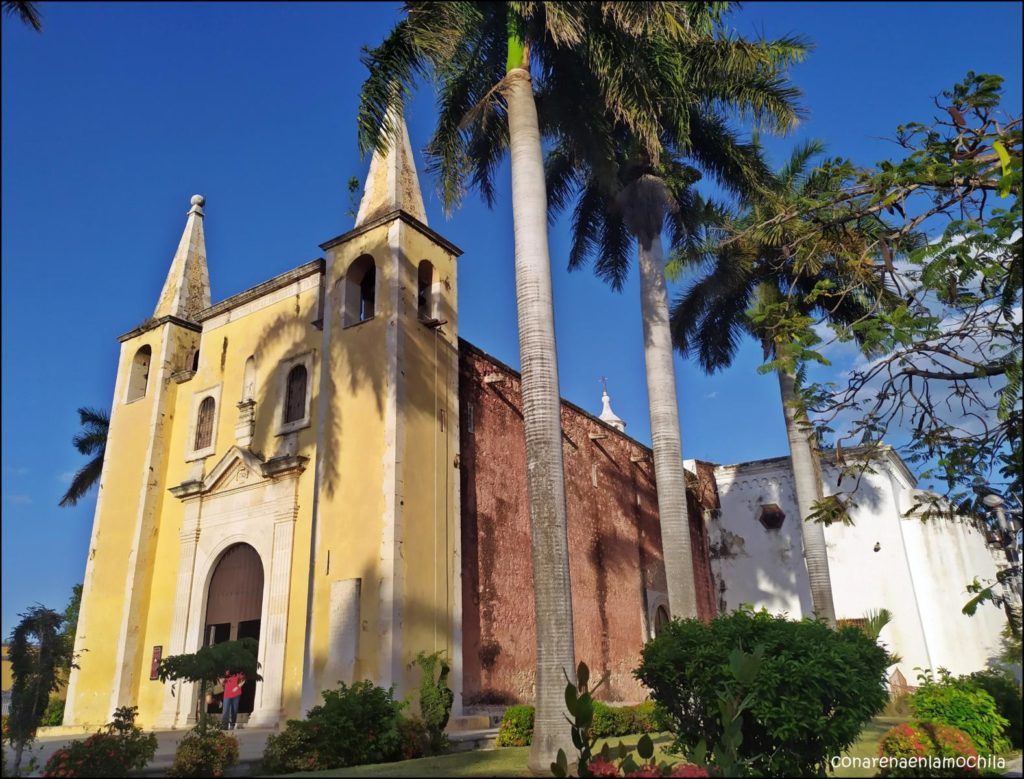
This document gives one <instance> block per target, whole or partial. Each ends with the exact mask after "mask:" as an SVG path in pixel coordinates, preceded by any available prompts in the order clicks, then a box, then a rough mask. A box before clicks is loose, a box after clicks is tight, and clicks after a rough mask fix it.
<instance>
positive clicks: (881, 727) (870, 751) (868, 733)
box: [829, 717, 909, 777]
mask: <svg viewBox="0 0 1024 779" xmlns="http://www.w3.org/2000/svg"><path fill="white" fill-rule="evenodd" d="M908 719H909V717H875V718H874V719H873V720H871V722H869V723H868V724H867V725H865V726H864V730H862V731H861V732H860V738H858V739H857V740H856V741H855V742H854V744H853V746H852V747H850V748H849V749H848V750H847V751H846V754H847V755H849V756H850V757H878V742H879V741H881V740H882V736H884V735H885V732H886V731H887V730H889V728H894V727H896V726H897V725H899V724H901V723H903V722H906V721H907V720H908ZM829 773H830V775H831V776H838V777H844V776H874V775H875V774H876V773H878V771H877V770H874V769H863V768H852V767H851V768H842V767H840V768H837V769H836V770H835V771H830V772H829Z"/></svg>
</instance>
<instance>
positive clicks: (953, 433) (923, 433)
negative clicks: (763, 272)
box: [732, 72, 1024, 631]
mask: <svg viewBox="0 0 1024 779" xmlns="http://www.w3.org/2000/svg"><path fill="white" fill-rule="evenodd" d="M1002 89H1003V79H1002V77H1000V76H997V75H991V74H976V73H973V72H969V73H968V74H967V75H966V77H965V79H964V80H963V81H962V82H960V83H959V84H957V85H955V86H954V87H953V88H952V89H950V90H947V91H945V92H943V93H942V94H941V95H940V96H939V97H938V98H937V99H936V106H937V108H938V110H939V112H938V115H936V116H934V117H933V118H932V120H931V121H930V122H928V123H926V124H925V123H920V122H911V123H908V124H905V125H901V126H899V127H897V128H896V137H895V141H896V144H897V145H898V146H899V147H900V149H901V154H900V155H898V156H896V157H895V158H894V159H891V160H882V161H880V162H879V163H878V164H877V165H876V166H875V167H874V168H870V169H861V168H857V167H856V166H855V165H854V164H853V163H851V162H849V161H846V160H835V161H832V162H830V163H829V164H827V165H825V166H823V170H822V171H821V175H823V176H828V177H830V178H831V179H832V180H833V181H834V185H833V186H832V187H830V188H828V189H823V190H821V191H817V192H810V193H806V196H801V197H799V198H795V199H793V200H792V202H790V203H788V204H787V205H786V207H784V208H782V209H778V210H777V211H775V212H773V213H770V214H765V215H764V218H763V219H760V220H752V222H751V223H750V224H749V225H748V226H747V227H746V229H745V231H744V232H743V233H742V234H741V235H738V236H734V237H733V238H732V240H733V241H737V242H739V241H743V240H747V239H750V238H756V237H758V236H766V237H774V239H775V242H776V244H777V248H778V251H779V252H782V253H789V254H791V255H795V254H799V253H800V252H806V251H808V250H809V248H810V247H813V246H814V245H815V244H816V243H817V242H819V241H821V240H827V238H828V236H830V235H835V234H837V233H842V232H843V231H844V230H848V229H849V228H850V227H851V226H853V225H856V224H858V223H860V222H863V220H866V219H871V218H872V217H876V216H877V215H879V214H888V219H889V220H890V221H891V226H890V227H888V228H886V229H883V230H879V231H877V232H876V233H875V234H874V235H873V236H870V239H869V242H868V243H867V244H866V245H865V246H864V255H865V258H872V257H873V258H875V261H874V262H871V261H866V262H865V265H864V271H865V273H869V274H870V273H873V274H874V275H876V276H877V277H878V278H880V279H884V281H885V284H886V286H887V288H888V289H889V290H890V291H891V292H892V293H893V296H894V299H893V300H892V301H890V302H889V303H887V304H884V305H879V306H876V307H873V308H872V310H871V312H870V315H869V316H866V317H862V318H858V319H856V320H854V321H852V322H844V321H841V320H833V321H832V322H831V323H830V324H831V327H832V329H833V331H834V336H833V338H832V340H840V341H844V340H850V339H856V341H857V342H858V343H859V345H860V346H861V349H862V350H863V352H864V353H865V354H866V355H867V357H868V359H867V360H865V361H863V362H862V363H859V364H858V365H856V366H854V368H853V369H852V370H850V371H849V372H847V373H846V374H845V376H844V379H843V381H841V382H831V383H828V382H826V383H818V384H811V385H808V386H806V387H802V388H801V390H800V394H801V396H802V401H803V403H804V404H805V405H806V406H807V408H808V410H809V411H810V412H811V419H812V420H813V421H814V422H815V424H816V425H817V426H818V428H819V430H820V431H822V432H824V433H829V432H836V435H837V438H836V443H837V445H841V444H842V443H843V442H848V441H858V440H859V441H860V442H861V443H862V444H865V445H867V446H868V448H869V451H868V452H867V453H866V455H865V456H864V457H862V458H859V462H858V463H849V464H848V466H849V467H848V468H847V471H848V472H849V471H863V469H864V468H866V467H868V465H869V464H870V462H871V460H872V457H871V452H870V448H872V447H877V446H880V445H881V441H882V439H883V438H885V437H887V436H893V435H900V436H904V437H905V438H906V439H908V443H907V444H906V446H905V447H904V453H905V456H906V459H907V460H908V462H909V463H911V464H912V465H916V466H918V467H919V468H920V469H921V470H920V476H921V477H922V478H925V479H929V478H939V479H941V480H942V481H943V482H945V493H946V494H945V495H941V496H940V495H935V494H932V493H918V496H919V499H920V504H919V505H917V506H914V507H912V509H911V511H920V512H921V515H922V517H923V518H925V519H927V518H928V517H930V516H936V515H940V516H955V515H965V514H972V513H973V514H975V515H976V516H978V517H979V518H982V519H986V520H987V519H988V517H987V516H986V514H987V511H985V510H984V509H983V508H982V505H981V503H980V498H981V497H982V496H983V495H984V494H985V493H986V492H990V491H1001V492H1002V493H1003V497H1004V498H1005V501H1006V504H1007V505H1006V507H1005V508H1006V510H1007V511H1010V510H1016V511H1017V512H1019V511H1020V508H1021V496H1022V486H1024V485H1022V473H1024V465H1022V460H1024V458H1022V446H1021V429H1022V422H1024V420H1022V394H1021V387H1022V382H1021V375H1022V367H1021V354H1022V346H1024V344H1022V341H1024V338H1022V325H1021V314H1020V310H1021V287H1022V270H1021V263H1022V259H1021V251H1022V244H1021V240H1022V239H1021V141H1022V119H1021V116H1020V115H1019V114H1017V115H1009V114H1007V113H1006V112H1005V110H1003V109H1002V108H1001V105H1000V104H1001V101H1002ZM795 227H799V228H800V229H794V228H795ZM917 231H922V232H926V233H927V234H929V235H930V236H931V238H930V240H929V241H928V242H927V243H920V244H919V245H916V246H913V247H912V248H911V249H910V251H909V252H908V254H907V256H906V258H905V260H899V259H897V255H898V251H897V249H898V244H899V242H901V241H903V240H905V239H906V238H907V237H908V236H910V235H912V234H914V233H915V232H917ZM837 291H838V292H839V293H840V294H841V293H842V287H841V285H839V286H837ZM776 313H778V312H776ZM791 314H792V307H791V310H790V312H789V313H786V312H783V313H782V315H779V316H776V320H777V322H779V323H782V324H783V327H781V328H780V329H781V330H784V331H785V333H786V338H787V339H789V340H790V341H792V342H798V343H803V344H805V345H807V347H808V348H805V349H804V352H803V353H802V354H795V355H792V356H793V359H794V362H795V364H797V365H802V364H804V363H807V362H809V361H814V360H817V361H821V360H822V357H821V355H820V353H819V351H818V350H817V349H818V348H820V347H817V345H816V342H817V341H818V339H817V337H816V335H815V334H814V333H813V331H812V330H811V325H812V324H813V321H810V320H808V321H806V322H803V323H800V322H798V321H797V319H796V318H795V317H794V316H792V315H791ZM832 425H840V426H841V429H839V430H838V431H833V430H832ZM979 482H980V483H981V484H982V485H984V486H985V488H986V489H984V490H981V491H980V492H981V494H980V495H979V492H978V491H976V490H975V489H974V488H975V486H976V485H977V484H978V483H979ZM1020 580H1021V566H1020V562H1019V557H1014V558H1013V560H1012V562H1011V565H1010V566H1009V567H1008V568H1006V569H1004V570H1002V571H1001V572H1000V574H999V577H998V580H997V581H996V582H994V583H993V582H975V583H973V584H972V585H970V588H971V592H972V593H973V594H974V595H975V597H974V598H972V600H971V601H970V602H968V604H967V605H966V606H965V607H964V610H965V611H966V612H967V613H973V611H974V609H976V608H977V606H978V604H979V603H980V602H982V601H985V600H993V601H996V602H999V603H1002V604H1003V605H1005V606H1008V607H1009V606H1010V604H1011V603H1012V601H1013V598H1008V597H1007V594H1008V591H1010V590H1012V589H1016V590H1017V591H1018V593H1019V590H1020ZM1011 622H1012V624H1013V625H1014V629H1015V630H1018V631H1019V629H1020V627H1019V625H1020V617H1019V615H1018V614H1013V615H1011Z"/></svg>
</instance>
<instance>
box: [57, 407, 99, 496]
mask: <svg viewBox="0 0 1024 779" xmlns="http://www.w3.org/2000/svg"><path fill="white" fill-rule="evenodd" d="M78 419H79V421H80V423H81V425H82V430H81V431H79V432H78V433H75V437H74V438H72V439H71V443H73V444H74V445H75V449H77V450H78V451H79V452H81V453H82V454H84V455H85V456H86V457H90V456H91V457H92V459H91V460H89V462H87V463H86V464H85V465H83V466H82V467H81V468H80V469H79V470H78V472H77V473H76V474H75V475H74V478H72V479H71V486H70V487H68V491H67V492H65V493H64V497H63V498H61V499H60V506H61V507H62V508H64V507H67V506H75V505H77V504H78V501H80V500H81V499H82V498H83V497H84V496H85V493H87V492H88V491H89V490H91V489H92V487H93V485H94V484H96V483H97V482H99V480H100V474H101V473H102V472H103V455H104V454H106V451H107V432H108V430H109V428H110V415H109V414H107V412H105V411H99V410H98V409H94V408H84V407H83V408H80V409H78Z"/></svg>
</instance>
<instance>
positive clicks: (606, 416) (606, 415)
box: [598, 376, 626, 432]
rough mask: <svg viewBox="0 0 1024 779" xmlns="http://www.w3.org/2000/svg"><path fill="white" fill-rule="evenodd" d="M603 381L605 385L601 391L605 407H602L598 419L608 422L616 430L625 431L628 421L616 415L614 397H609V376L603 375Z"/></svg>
mask: <svg viewBox="0 0 1024 779" xmlns="http://www.w3.org/2000/svg"><path fill="white" fill-rule="evenodd" d="M601 383H602V384H603V385H604V391H603V392H602V393H601V403H602V404H603V408H602V409H601V416H600V417H598V419H600V420H601V421H602V422H607V423H608V424H609V425H611V426H612V427H614V428H615V429H616V430H620V431H623V432H625V430H626V423H625V422H623V421H622V420H621V419H619V418H618V417H617V416H616V415H615V412H614V411H612V399H611V398H610V397H608V378H607V377H605V376H602V377H601Z"/></svg>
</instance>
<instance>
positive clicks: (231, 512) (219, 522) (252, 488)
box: [156, 446, 307, 728]
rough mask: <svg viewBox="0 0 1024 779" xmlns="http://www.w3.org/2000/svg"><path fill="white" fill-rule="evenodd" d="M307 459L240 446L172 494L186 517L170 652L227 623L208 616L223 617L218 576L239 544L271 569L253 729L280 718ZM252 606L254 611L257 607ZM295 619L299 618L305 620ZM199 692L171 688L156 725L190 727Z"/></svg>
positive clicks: (203, 639) (187, 648) (265, 587)
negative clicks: (264, 455)
mask: <svg viewBox="0 0 1024 779" xmlns="http://www.w3.org/2000/svg"><path fill="white" fill-rule="evenodd" d="M306 460H307V458H305V457H298V456H286V457H276V458H274V459H271V460H268V461H266V462H264V461H262V460H260V459H259V458H258V457H256V456H255V455H253V454H252V453H251V452H249V451H246V450H244V449H240V448H238V447H237V446H236V447H232V448H231V449H230V450H229V451H228V453H227V454H226V455H225V456H224V458H223V459H222V460H221V461H220V462H219V463H218V464H217V466H216V467H214V468H213V470H212V471H210V472H209V474H208V475H207V476H206V477H205V478H203V479H202V480H196V481H187V482H183V483H182V484H179V485H178V486H177V487H172V488H171V490H170V491H171V494H172V495H174V496H175V497H176V498H179V499H180V500H181V501H182V502H183V503H184V507H185V517H184V521H183V522H182V528H181V546H180V555H179V561H178V586H177V594H176V598H175V605H174V618H173V621H172V625H171V637H170V641H169V642H168V644H169V646H168V651H167V655H175V654H183V653H186V652H194V651H196V650H197V649H199V648H200V647H201V646H203V645H204V644H205V643H208V641H209V631H208V629H207V626H208V624H212V625H216V624H223V623H216V622H209V615H210V614H213V615H217V614H218V613H219V612H218V609H220V608H222V606H221V605H219V598H220V595H219V594H218V593H219V587H217V586H214V578H215V575H216V573H217V570H218V565H219V563H220V562H221V561H222V559H223V560H226V559H229V558H228V557H227V554H229V553H230V552H231V549H232V548H233V547H236V545H238V544H244V545H246V546H247V547H248V548H249V549H251V550H252V551H251V553H249V554H255V555H256V558H258V562H259V564H260V571H261V578H262V573H263V572H269V580H268V581H266V582H261V584H260V596H259V600H260V605H259V615H258V619H259V626H260V627H259V663H260V674H261V675H262V677H263V680H262V681H261V682H257V683H256V685H255V689H254V692H253V710H252V715H251V717H250V719H249V724H250V725H252V726H257V727H268V726H269V727H272V726H273V725H275V724H277V722H278V721H279V720H280V719H281V715H282V711H281V706H282V683H283V676H284V643H285V636H286V634H287V627H288V619H289V614H288V595H289V589H290V586H291V567H292V566H291V561H292V545H293V539H294V535H295V518H296V506H297V494H296V493H297V489H298V477H299V474H300V473H302V471H303V469H304V468H305V465H306ZM246 597H249V598H251V597H252V596H246ZM246 608H247V609H250V610H252V611H253V612H255V606H254V603H249V604H248V605H247V607H246ZM211 610H212V611H211ZM246 613H247V614H248V611H247V612H246ZM296 618H300V619H301V615H300V616H298V617H296ZM245 623H250V627H251V620H248V619H239V620H238V622H237V623H231V622H230V621H228V624H229V628H228V635H229V637H231V638H234V637H237V634H238V630H239V629H240V628H242V626H243V625H244V624H245ZM231 625H233V626H231ZM214 630H215V631H216V628H215V629H214ZM232 631H234V634H233V635H232ZM221 632H222V633H223V628H221ZM214 638H215V639H216V633H215V634H214ZM196 694H197V693H196V685H193V684H185V685H182V689H181V691H180V692H179V693H178V694H177V695H172V694H171V688H170V685H167V691H166V693H165V698H164V707H163V710H162V711H161V714H160V717H159V718H158V719H157V722H156V727H158V728H173V727H186V726H188V724H189V723H190V722H191V721H192V720H193V714H192V713H193V712H194V711H195V710H196V703H197V701H196Z"/></svg>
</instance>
